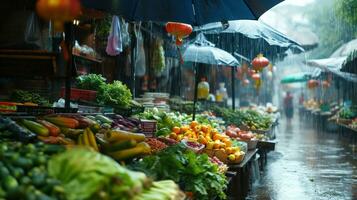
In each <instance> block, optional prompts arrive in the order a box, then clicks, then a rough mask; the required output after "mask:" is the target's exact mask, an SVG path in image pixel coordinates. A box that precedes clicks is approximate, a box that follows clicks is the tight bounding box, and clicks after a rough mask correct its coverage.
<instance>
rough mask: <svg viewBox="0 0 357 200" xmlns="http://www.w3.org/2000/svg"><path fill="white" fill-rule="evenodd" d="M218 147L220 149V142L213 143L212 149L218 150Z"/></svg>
mask: <svg viewBox="0 0 357 200" xmlns="http://www.w3.org/2000/svg"><path fill="white" fill-rule="evenodd" d="M220 147H221V142H220V141H218V140H216V141H214V145H213V148H214V149H219V148H220Z"/></svg>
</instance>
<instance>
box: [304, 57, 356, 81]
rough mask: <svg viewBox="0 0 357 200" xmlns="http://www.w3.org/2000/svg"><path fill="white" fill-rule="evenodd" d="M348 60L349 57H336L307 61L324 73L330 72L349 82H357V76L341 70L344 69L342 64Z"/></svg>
mask: <svg viewBox="0 0 357 200" xmlns="http://www.w3.org/2000/svg"><path fill="white" fill-rule="evenodd" d="M346 58H347V57H336V58H325V59H316V60H308V61H306V64H307V65H309V66H311V67H317V68H320V69H322V70H324V71H328V72H331V73H333V74H336V75H337V76H340V77H341V78H343V79H345V80H347V81H352V82H357V75H356V74H351V73H347V72H341V71H340V69H341V68H342V64H343V63H344V61H345V60H346Z"/></svg>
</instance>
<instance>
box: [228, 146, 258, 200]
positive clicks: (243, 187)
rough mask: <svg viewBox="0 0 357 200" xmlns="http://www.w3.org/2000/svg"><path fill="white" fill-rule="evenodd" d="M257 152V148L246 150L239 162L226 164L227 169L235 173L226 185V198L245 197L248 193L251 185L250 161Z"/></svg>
mask: <svg viewBox="0 0 357 200" xmlns="http://www.w3.org/2000/svg"><path fill="white" fill-rule="evenodd" d="M257 152H258V149H255V150H252V151H248V152H247V154H246V155H245V157H244V159H243V161H242V162H241V163H239V164H231V165H228V171H229V172H235V173H236V176H234V177H232V180H231V183H230V184H229V185H228V190H227V192H228V199H237V200H239V199H245V197H246V196H247V195H248V191H249V189H250V187H251V184H250V174H251V172H250V168H251V163H252V161H253V160H254V158H255V156H256V154H257Z"/></svg>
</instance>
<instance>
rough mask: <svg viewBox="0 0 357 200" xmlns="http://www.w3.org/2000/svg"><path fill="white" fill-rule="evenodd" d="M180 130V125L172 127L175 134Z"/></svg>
mask: <svg viewBox="0 0 357 200" xmlns="http://www.w3.org/2000/svg"><path fill="white" fill-rule="evenodd" d="M180 131H181V129H180V127H177V126H174V127H173V128H172V132H174V133H176V134H179V133H180Z"/></svg>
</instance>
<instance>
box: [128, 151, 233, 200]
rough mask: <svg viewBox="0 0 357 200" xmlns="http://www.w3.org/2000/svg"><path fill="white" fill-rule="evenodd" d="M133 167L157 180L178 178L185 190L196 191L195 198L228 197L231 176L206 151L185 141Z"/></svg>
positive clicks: (177, 181)
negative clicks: (197, 150)
mask: <svg viewBox="0 0 357 200" xmlns="http://www.w3.org/2000/svg"><path fill="white" fill-rule="evenodd" d="M129 167H131V168H132V169H134V170H138V171H143V172H145V173H146V174H148V175H150V176H151V177H153V178H154V179H156V180H165V179H171V180H174V181H175V182H176V183H178V184H179V185H180V187H181V189H183V190H184V191H187V192H193V193H194V197H195V199H202V200H206V199H214V198H216V197H218V198H220V199H225V198H226V195H225V193H224V190H225V189H226V187H227V180H226V178H225V176H224V175H223V174H221V173H219V172H218V167H217V166H216V165H214V164H212V163H211V162H210V161H209V159H208V156H207V155H206V154H195V153H194V152H192V151H191V150H188V149H186V148H185V147H184V146H183V145H181V144H179V145H175V146H171V147H168V148H166V149H165V150H163V151H161V152H159V153H158V154H156V155H151V156H147V157H145V158H144V159H143V160H141V161H138V162H136V163H133V164H132V165H131V166H129Z"/></svg>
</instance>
